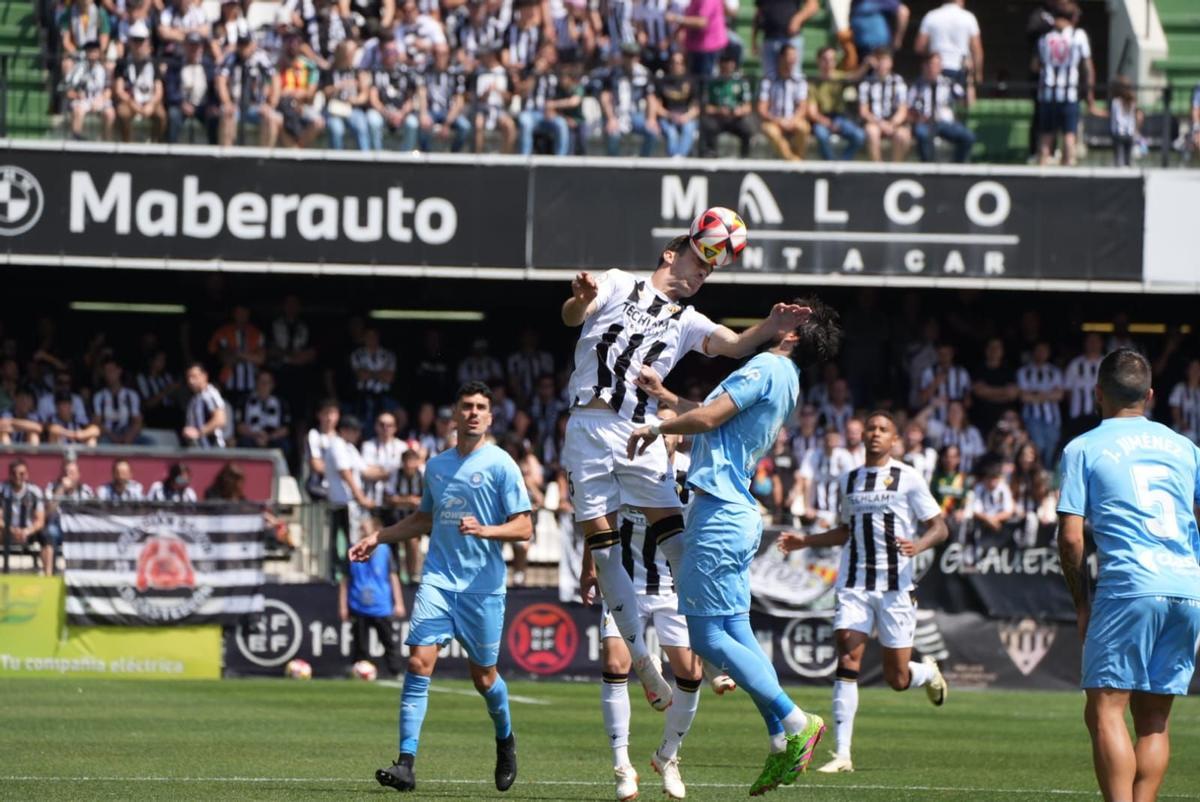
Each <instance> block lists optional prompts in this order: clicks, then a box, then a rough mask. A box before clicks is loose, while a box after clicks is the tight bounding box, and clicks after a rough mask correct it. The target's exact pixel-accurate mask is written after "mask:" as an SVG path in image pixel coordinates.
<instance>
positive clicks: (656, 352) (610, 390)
mask: <svg viewBox="0 0 1200 802" xmlns="http://www.w3.org/2000/svg"><path fill="white" fill-rule="evenodd" d="M712 270H713V268H712V266H711V265H709V264H707V263H706V262H704V261H703V260H701V259H700V257H699V256H697V255H696V252H695V251H694V250H693V248H692V246H691V244H690V241H689V239H688V237H687V236H680V237H676V238H674V239H672V240H671V241H670V242H668V243H667V245H666V247H665V248H664V249H663V251H662V253H661V254H660V255H659V260H658V267H657V268H656V269H655V271H654V273H653V274H652V275H651V276H650V278H649V279H647V280H643V279H638V278H635V277H634V276H633V275H631V274H629V273H626V272H624V271H622V270H610V271H608V272H607V273H604V274H603V275H601V276H600V277H599V278H597V277H594V276H592V275H590V274H588V273H586V272H585V273H580V274H579V275H578V276H576V277H575V280H574V281H573V282H572V283H571V292H572V295H571V297H570V298H569V299H567V301H566V302H565V303H564V304H563V307H562V319H563V322H564V323H566V324H567V325H568V326H582V329H583V330H582V331H581V333H580V336H579V342H578V343H577V344H576V346H575V372H574V373H573V374H572V376H571V381H570V387H569V392H570V396H571V405H572V411H571V419H570V421H569V423H568V424H567V432H566V440H565V443H564V447H563V465H564V466H565V467H566V469H567V478H568V483H569V485H568V486H569V488H570V493H571V504H572V506H573V507H574V509H575V521H576V523H577V524H578V525H579V526H580V527H581V528H582V530H583V535H584V539H585V543H586V545H587V548H588V550H589V551H590V553H591V556H592V559H593V561H594V563H595V570H596V580H597V583H598V584H599V587H600V592H601V594H602V595H603V597H604V599H605V601H606V602H607V604H608V609H609V610H610V611H611V613H612V616H613V621H614V623H615V624H616V627H617V629H618V631H620V633H621V635H622V636H623V637H624V638H625V639H626V642H627V643H628V644H629V649H630V652H631V654H632V657H633V669H634V671H635V672H637V675H638V678H639V679H640V680H641V682H642V685H643V687H644V689H645V691H646V698H647V699H648V700H649V702H650V704H651V705H653V706H654V708H655V709H656V710H665V709H666V708H667V707H668V706H669V705H670V704H671V698H672V689H671V686H670V685H668V684H667V682H666V680H664V679H663V676H662V673H661V670H660V668H659V666H658V665H657V661H656V660H655V658H653V657H652V656H651V655H650V654H649V653H648V652H647V650H646V644H645V640H644V638H643V637H642V633H641V631H640V627H639V621H638V608H637V592H636V590H635V588H634V585H633V582H632V581H631V580H630V578H629V575H628V574H627V573H626V572H625V570H624V568H623V567H622V565H621V554H620V549H617V548H614V547H615V546H616V545H617V544H618V543H619V542H620V536H619V534H618V532H617V517H616V513H617V510H618V509H620V507H621V505H622V504H627V505H629V506H631V507H634V508H637V509H639V510H641V512H642V514H643V515H645V517H646V521H647V523H648V526H649V529H648V533H647V534H648V536H649V537H650V538H653V539H654V541H655V543H656V544H657V548H658V549H661V550H662V552H663V555H664V556H665V557H666V558H667V560H668V561H669V562H671V563H672V564H674V563H675V561H676V559H677V557H678V554H679V549H680V545H679V543H678V542H677V539H674V536H675V535H677V534H679V532H681V531H682V530H683V515H682V512H681V510H680V506H679V498H678V497H677V496H676V494H675V482H674V477H673V476H672V474H671V471H670V469H669V467H668V465H667V452H666V449H665V448H664V447H663V445H662V444H661V443H655V444H654V445H653V446H652V447H651V449H650V451H649V452H648V455H647V456H646V457H645V458H642V459H639V460H636V461H634V460H632V459H626V457H625V454H624V452H625V443H626V441H627V440H628V438H629V435H630V434H631V433H632V432H633V430H634V429H635V428H637V427H638V426H641V425H643V424H653V423H656V422H657V420H658V419H657V417H656V416H655V412H656V410H657V402H656V401H655V399H654V398H652V397H651V396H650V395H649V394H647V392H646V391H645V390H643V389H642V388H640V387H638V386H637V385H636V384H635V383H634V380H635V379H636V378H637V377H638V375H639V371H640V369H641V367H642V366H647V367H650V368H652V369H653V370H654V371H655V372H656V373H657V374H658V375H659V376H666V375H667V374H668V373H669V372H670V371H671V369H672V368H673V367H675V364H676V363H677V362H678V361H679V360H680V359H682V358H683V357H684V356H685V355H686V354H687V353H688V352H689V351H696V352H698V353H701V354H704V355H705V356H716V355H722V356H729V357H735V358H737V357H743V356H746V355H749V354H751V353H753V352H754V351H755V350H756V349H757V348H758V346H759V345H761V344H763V343H765V342H768V341H770V340H772V339H777V338H778V337H779V336H781V335H782V333H783V332H786V331H791V330H792V329H794V328H795V327H796V325H797V324H798V309H797V307H795V306H794V305H788V304H777V305H776V306H775V307H774V308H773V309H772V310H771V314H770V316H769V317H768V318H767V319H766V320H764V321H762V322H761V323H759V324H757V325H755V326H753V327H751V328H749V329H747V330H746V331H744V332H742V333H741V334H735V333H734V332H733V331H731V330H730V329H728V328H726V327H725V326H720V325H717V324H716V323H714V322H713V321H711V320H709V319H708V318H707V317H705V316H704V315H702V314H701V313H700V312H697V311H696V310H695V309H694V308H693V307H691V306H686V305H683V304H682V301H683V300H684V299H686V298H690V297H691V296H693V295H695V294H696V293H697V292H698V291H699V290H700V288H701V287H702V286H703V285H704V282H705V280H706V279H707V278H708V277H709V275H711V273H712ZM673 540H675V542H673Z"/></svg>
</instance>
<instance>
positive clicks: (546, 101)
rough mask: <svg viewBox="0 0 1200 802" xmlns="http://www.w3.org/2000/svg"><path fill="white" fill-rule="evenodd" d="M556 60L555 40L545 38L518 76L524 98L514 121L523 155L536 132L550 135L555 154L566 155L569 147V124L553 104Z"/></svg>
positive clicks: (556, 90)
mask: <svg viewBox="0 0 1200 802" xmlns="http://www.w3.org/2000/svg"><path fill="white" fill-rule="evenodd" d="M557 61H558V50H557V49H555V47H554V43H553V42H546V43H545V44H543V45H542V46H541V47H540V48H539V49H538V54H537V58H536V59H535V60H534V62H533V66H532V67H531V68H529V69H528V70H526V71H525V73H524V75H522V76H521V78H520V82H519V84H518V85H519V86H520V87H521V95H522V98H523V100H522V111H521V114H520V115H519V116H518V118H517V122H518V127H519V128H520V151H521V155H523V156H528V155H530V154H531V153H533V137H534V134H536V133H539V132H540V133H542V134H545V135H546V136H548V137H550V150H551V152H552V153H553V154H554V155H555V156H566V155H567V154H568V153H570V151H571V127H570V126H569V125H568V124H567V120H566V118H565V117H563V116H562V115H560V114H559V113H558V112H557V109H556V108H555V99H556V97H557V94H558V80H559V76H558V73H557V72H555V70H554V65H555V63H556V62H557Z"/></svg>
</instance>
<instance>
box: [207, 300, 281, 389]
mask: <svg viewBox="0 0 1200 802" xmlns="http://www.w3.org/2000/svg"><path fill="white" fill-rule="evenodd" d="M208 352H209V353H210V354H212V355H213V356H215V357H216V358H217V359H218V360H219V361H220V363H221V372H220V375H219V379H220V381H221V386H223V387H224V388H225V390H226V392H227V393H228V394H229V396H230V398H231V399H233V401H234V402H237V401H238V400H240V399H242V398H245V397H246V396H247V395H249V394H250V393H252V392H254V379H255V376H256V375H257V374H258V369H259V368H260V367H262V365H263V362H265V361H266V357H267V351H266V340H265V338H264V337H263V334H262V332H261V331H259V329H258V327H257V326H255V325H254V324H253V323H251V322H250V309H249V308H248V307H245V306H240V305H239V306H235V307H234V308H233V320H232V321H231V322H230V323H227V324H225V325H224V326H222V327H221V328H219V329H217V330H216V331H215V332H213V336H212V338H211V339H209V341H208Z"/></svg>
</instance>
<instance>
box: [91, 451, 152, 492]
mask: <svg viewBox="0 0 1200 802" xmlns="http://www.w3.org/2000/svg"><path fill="white" fill-rule="evenodd" d="M143 498H145V493H144V492H143V491H142V483H141V482H139V481H137V480H136V479H134V478H133V467H132V466H131V465H130V464H129V460H126V459H118V460H113V464H112V481H110V482H107V483H105V484H102V485H100V487H99V489H98V490H97V491H96V499H97V500H99V501H107V502H110V503H118V502H131V501H141V500H142V499H143Z"/></svg>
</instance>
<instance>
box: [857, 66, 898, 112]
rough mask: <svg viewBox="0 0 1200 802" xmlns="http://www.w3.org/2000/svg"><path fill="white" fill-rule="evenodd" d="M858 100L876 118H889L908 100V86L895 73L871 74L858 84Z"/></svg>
mask: <svg viewBox="0 0 1200 802" xmlns="http://www.w3.org/2000/svg"><path fill="white" fill-rule="evenodd" d="M858 102H859V103H863V104H865V105H866V107H867V109H868V110H870V112H871V114H873V115H874V116H875V117H876V118H878V119H880V120H887V119H891V118H892V117H894V116H895V114H896V112H897V111H899V110H900V109H901V108H903V107H904V105H905V104H906V103H907V102H908V86H907V85H906V84H905V83H904V79H903V78H901V77H900V76H899V75H896V74H895V73H892V74H891V75H889V76H887V77H886V78H880V77H878V76H873V77H871V78H868V79H867V80H865V81H863V82H862V83H861V84H859V86H858Z"/></svg>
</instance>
